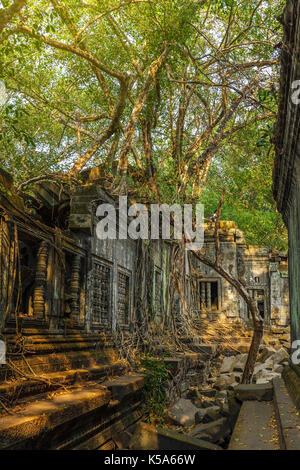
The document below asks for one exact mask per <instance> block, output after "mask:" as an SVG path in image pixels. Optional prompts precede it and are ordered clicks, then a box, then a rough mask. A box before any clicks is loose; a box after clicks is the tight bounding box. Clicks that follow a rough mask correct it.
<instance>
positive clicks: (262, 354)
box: [258, 344, 276, 362]
mask: <svg viewBox="0 0 300 470" xmlns="http://www.w3.org/2000/svg"><path fill="white" fill-rule="evenodd" d="M275 352H276V350H275V349H274V348H270V346H266V345H264V344H263V345H261V346H260V348H259V355H258V360H259V361H260V362H265V361H266V360H267V359H268V358H269V357H270V356H272V355H273V354H274V353H275Z"/></svg>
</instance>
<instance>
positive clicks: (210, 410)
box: [167, 341, 289, 448]
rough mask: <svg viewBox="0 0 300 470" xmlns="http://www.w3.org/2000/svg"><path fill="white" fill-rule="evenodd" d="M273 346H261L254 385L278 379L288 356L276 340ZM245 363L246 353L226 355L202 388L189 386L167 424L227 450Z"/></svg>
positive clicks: (236, 414) (169, 414) (238, 401)
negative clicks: (237, 389)
mask: <svg viewBox="0 0 300 470" xmlns="http://www.w3.org/2000/svg"><path fill="white" fill-rule="evenodd" d="M264 342H265V343H266V341H264ZM276 347H277V349H275V348H274V347H271V346H269V345H266V344H263V345H261V347H260V350H259V355H258V359H257V363H256V366H255V369H254V374H253V378H252V382H253V384H268V383H270V382H272V380H273V379H274V378H275V377H280V376H281V373H282V371H283V368H284V366H285V365H287V364H288V362H289V354H288V352H287V349H286V348H284V347H280V343H278V342H277V341H276ZM246 361H247V354H237V355H234V356H225V357H224V358H223V360H222V362H221V365H220V363H219V365H218V367H217V368H216V367H214V368H212V369H211V373H210V377H208V379H207V384H206V385H205V386H203V387H191V388H190V389H189V391H188V393H187V394H186V395H185V398H180V399H179V400H178V401H177V402H176V403H175V404H174V405H173V406H172V407H171V408H170V409H169V410H168V413H167V417H168V421H169V425H171V424H172V425H173V426H175V427H176V430H177V431H179V432H180V433H184V434H185V435H186V436H188V437H190V438H196V439H199V440H204V441H207V442H209V443H212V444H217V445H218V446H221V447H222V448H226V446H227V444H228V441H229V438H230V436H231V433H232V431H233V428H234V425H235V423H236V420H237V417H238V414H239V410H240V407H241V401H240V400H238V397H237V394H236V393H235V387H236V386H237V385H239V384H240V383H241V381H242V376H243V371H244V368H245V364H246Z"/></svg>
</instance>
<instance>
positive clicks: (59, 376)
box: [0, 362, 125, 401]
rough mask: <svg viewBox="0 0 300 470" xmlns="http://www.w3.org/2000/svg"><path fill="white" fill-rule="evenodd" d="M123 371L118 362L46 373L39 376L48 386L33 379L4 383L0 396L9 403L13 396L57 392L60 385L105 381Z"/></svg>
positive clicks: (0, 388) (0, 387)
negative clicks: (47, 381)
mask: <svg viewBox="0 0 300 470" xmlns="http://www.w3.org/2000/svg"><path fill="white" fill-rule="evenodd" d="M124 370H125V366H124V364H123V363H121V362H120V363H116V364H105V365H99V366H95V367H92V368H90V369H71V370H66V371H62V372H53V373H48V374H47V375H45V376H43V375H41V377H42V378H45V379H49V384H47V383H43V382H38V381H37V380H33V379H32V380H30V379H28V380H26V381H24V380H22V379H21V380H17V381H13V382H5V383H3V384H1V385H0V395H1V396H2V397H4V398H7V399H8V401H10V400H11V398H12V397H14V396H17V397H19V398H23V397H27V396H29V395H31V396H33V395H35V394H40V393H44V392H46V391H47V392H49V391H52V390H57V389H58V388H59V387H60V386H61V385H65V386H67V385H71V384H75V383H78V382H88V381H90V380H95V379H97V380H99V379H101V378H104V379H107V377H108V376H112V375H118V374H121V373H122V372H124Z"/></svg>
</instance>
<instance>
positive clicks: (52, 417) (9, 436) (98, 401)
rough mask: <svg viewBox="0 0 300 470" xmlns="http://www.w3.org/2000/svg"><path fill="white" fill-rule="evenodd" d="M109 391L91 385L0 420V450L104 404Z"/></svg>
mask: <svg viewBox="0 0 300 470" xmlns="http://www.w3.org/2000/svg"><path fill="white" fill-rule="evenodd" d="M110 398H111V394H110V392H109V390H108V389H107V388H105V387H103V386H100V385H97V386H96V385H95V386H93V387H86V388H85V389H83V390H75V391H73V392H67V393H62V394H60V395H55V396H54V397H53V398H51V399H43V400H38V401H36V402H34V403H31V404H29V405H27V406H26V407H24V408H23V410H22V412H21V413H19V414H16V415H10V416H7V417H4V418H1V420H0V449H5V448H10V447H11V446H13V445H14V443H15V442H18V441H24V440H26V439H34V438H37V437H39V436H40V435H43V433H45V432H48V431H50V430H51V429H54V428H56V427H58V426H60V425H62V424H64V423H67V422H69V421H71V420H72V419H75V418H78V417H79V416H83V415H84V414H85V413H88V412H91V411H92V410H95V409H96V408H99V409H100V408H101V407H103V406H104V405H107V404H108V402H109V400H110Z"/></svg>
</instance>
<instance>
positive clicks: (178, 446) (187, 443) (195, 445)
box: [129, 423, 222, 450]
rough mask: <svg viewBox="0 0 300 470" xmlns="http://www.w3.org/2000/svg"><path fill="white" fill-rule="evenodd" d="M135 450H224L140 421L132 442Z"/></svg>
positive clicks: (131, 447) (131, 444)
mask: <svg viewBox="0 0 300 470" xmlns="http://www.w3.org/2000/svg"><path fill="white" fill-rule="evenodd" d="M129 447H130V449H134V450H222V448H221V447H219V446H217V445H214V444H211V443H210V442H207V441H203V440H200V439H197V438H195V437H194V436H188V435H186V434H181V433H179V432H176V431H173V430H170V429H161V428H155V427H153V426H150V425H149V424H146V423H139V425H138V426H137V428H136V431H135V433H134V435H133V437H132V439H131V442H130V446H129Z"/></svg>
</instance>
